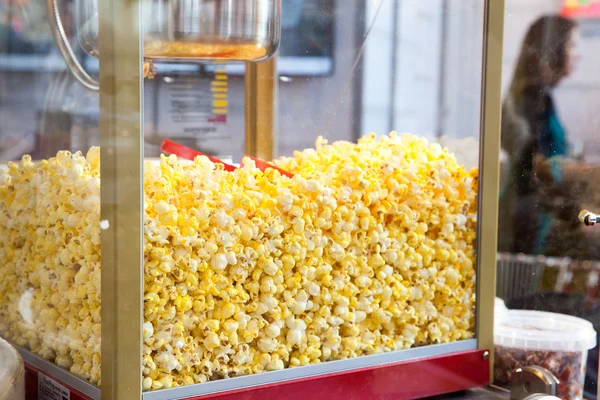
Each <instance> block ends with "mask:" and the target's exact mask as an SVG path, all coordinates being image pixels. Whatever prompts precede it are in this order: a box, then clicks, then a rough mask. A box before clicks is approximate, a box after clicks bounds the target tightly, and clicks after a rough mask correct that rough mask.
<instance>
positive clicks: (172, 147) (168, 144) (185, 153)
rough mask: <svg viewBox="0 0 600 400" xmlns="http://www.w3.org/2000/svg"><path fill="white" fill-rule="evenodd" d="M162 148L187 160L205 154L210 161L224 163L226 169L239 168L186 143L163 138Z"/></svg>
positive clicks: (233, 169)
mask: <svg viewBox="0 0 600 400" xmlns="http://www.w3.org/2000/svg"><path fill="white" fill-rule="evenodd" d="M160 149H161V150H162V151H164V152H165V153H170V154H175V155H176V156H177V157H181V158H185V159H186V160H192V161H193V160H194V158H196V157H198V156H205V157H206V158H208V159H209V160H210V161H212V162H213V163H215V164H223V166H224V167H225V171H229V172H231V171H235V170H236V169H237V168H236V167H234V166H233V165H229V164H227V163H224V162H223V161H221V160H219V159H218V158H215V157H211V156H209V155H207V154H204V153H200V152H199V151H196V150H193V149H190V148H189V147H185V146H184V145H181V144H179V143H175V142H172V141H170V140H168V139H165V140H163V142H162V146H160Z"/></svg>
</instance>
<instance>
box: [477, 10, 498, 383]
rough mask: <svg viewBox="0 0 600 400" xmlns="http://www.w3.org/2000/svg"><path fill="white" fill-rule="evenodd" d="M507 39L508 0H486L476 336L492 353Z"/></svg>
mask: <svg viewBox="0 0 600 400" xmlns="http://www.w3.org/2000/svg"><path fill="white" fill-rule="evenodd" d="M503 39H504V0H486V2H485V11H484V37H483V59H482V62H483V65H482V67H483V74H482V75H483V76H482V88H481V90H482V92H481V93H482V94H481V100H482V108H481V133H482V135H481V149H480V154H481V159H480V166H479V167H480V173H479V185H480V191H479V217H478V232H477V233H478V235H477V237H478V240H477V242H478V244H477V250H478V251H477V264H478V269H477V297H476V298H477V313H476V335H477V340H478V348H479V349H490V350H493V347H494V297H495V293H496V254H497V238H498V231H497V228H498V183H499V162H500V160H499V158H500V125H501V113H502V50H503V48H502V46H503ZM491 353H492V354H490V357H489V360H490V364H491V366H490V381H492V380H493V362H494V361H493V352H491Z"/></svg>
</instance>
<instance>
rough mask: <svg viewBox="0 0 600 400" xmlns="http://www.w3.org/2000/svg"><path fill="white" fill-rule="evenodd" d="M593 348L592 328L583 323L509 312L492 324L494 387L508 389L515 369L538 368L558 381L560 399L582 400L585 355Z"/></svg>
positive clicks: (543, 314) (537, 313)
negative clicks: (541, 368)
mask: <svg viewBox="0 0 600 400" xmlns="http://www.w3.org/2000/svg"><path fill="white" fill-rule="evenodd" d="M595 346H596V332H595V331H594V327H593V326H592V324H591V323H589V322H588V321H586V320H584V319H581V318H576V317H571V316H568V315H563V314H557V313H549V312H541V311H529V310H508V311H506V313H505V314H504V316H503V318H502V319H496V321H495V323H494V350H495V356H494V383H496V384H497V385H499V386H508V384H509V383H510V380H511V377H512V373H513V372H514V371H515V370H516V369H517V368H520V367H526V366H532V365H537V366H540V367H543V368H545V369H547V370H548V371H550V372H551V373H552V374H553V375H554V376H555V377H556V378H557V379H558V380H559V384H558V388H557V393H556V395H557V396H558V397H559V398H561V399H563V400H576V399H582V398H583V384H584V380H585V367H586V362H587V353H588V350H589V349H591V348H593V347H595Z"/></svg>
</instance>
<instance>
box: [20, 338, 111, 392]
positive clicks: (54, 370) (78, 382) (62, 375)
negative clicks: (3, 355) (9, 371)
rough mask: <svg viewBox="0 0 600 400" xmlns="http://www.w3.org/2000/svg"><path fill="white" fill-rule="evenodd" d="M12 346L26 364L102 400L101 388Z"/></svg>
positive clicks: (27, 351)
mask: <svg viewBox="0 0 600 400" xmlns="http://www.w3.org/2000/svg"><path fill="white" fill-rule="evenodd" d="M11 345H13V346H14V347H15V349H17V351H18V352H19V354H20V355H21V358H22V359H23V362H25V364H29V365H31V366H33V367H35V368H37V369H39V370H40V371H42V372H44V373H45V374H47V375H48V376H49V377H50V378H53V379H56V380H57V381H59V382H60V383H63V384H65V385H67V386H70V387H71V388H72V389H75V390H77V391H78V392H80V393H82V394H84V395H86V396H88V397H91V398H92V399H93V400H100V393H101V392H100V388H98V387H97V386H94V385H92V384H91V383H89V382H86V381H84V380H83V379H81V378H78V377H77V376H75V375H73V374H72V373H70V372H69V371H67V370H66V369H64V368H61V367H59V366H58V365H56V364H53V363H51V362H50V361H48V360H44V359H43V358H41V357H40V356H38V355H36V354H33V353H32V352H30V351H29V350H25V349H24V348H22V347H19V346H15V345H14V344H13V343H11Z"/></svg>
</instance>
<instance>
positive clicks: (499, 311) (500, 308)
mask: <svg viewBox="0 0 600 400" xmlns="http://www.w3.org/2000/svg"><path fill="white" fill-rule="evenodd" d="M507 311H508V308H506V304H505V303H504V300H502V299H501V298H500V297H496V299H495V300H494V321H495V322H494V323H497V322H498V321H499V320H503V319H504V317H505V316H506V312H507Z"/></svg>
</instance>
